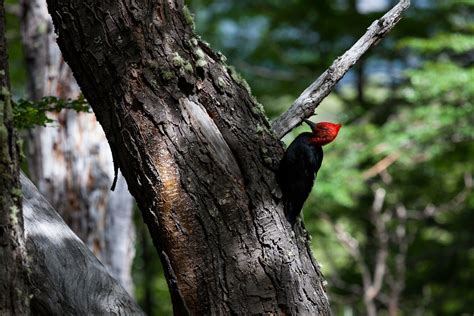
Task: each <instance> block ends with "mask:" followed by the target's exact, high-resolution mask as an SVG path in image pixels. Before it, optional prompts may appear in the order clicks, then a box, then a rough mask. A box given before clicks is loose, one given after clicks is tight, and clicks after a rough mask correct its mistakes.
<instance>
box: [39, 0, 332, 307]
mask: <svg viewBox="0 0 474 316" xmlns="http://www.w3.org/2000/svg"><path fill="white" fill-rule="evenodd" d="M48 8H49V10H50V12H51V13H52V15H53V20H54V22H55V27H56V30H57V31H58V33H59V39H58V42H59V46H60V47H61V50H62V52H63V55H64V56H65V59H66V61H67V62H68V63H69V65H70V67H71V68H72V69H73V71H74V73H75V77H76V79H77V80H78V83H79V85H80V86H81V88H82V91H83V93H84V94H85V96H86V98H87V100H88V101H89V102H90V104H91V105H92V107H93V109H94V112H95V113H96V116H97V118H98V120H99V122H100V123H101V124H102V126H103V128H104V131H105V134H106V135H107V139H108V141H109V143H110V145H111V148H112V152H113V156H114V158H115V160H116V161H117V163H118V164H119V166H120V168H121V169H122V171H123V174H124V175H125V178H126V180H127V183H128V186H129V188H130V191H131V192H132V194H133V195H134V196H135V198H136V200H137V202H138V204H139V207H140V209H141V211H142V214H143V217H144V218H145V221H146V223H147V225H148V227H149V229H150V232H151V235H152V238H153V240H154V243H155V246H156V248H157V249H158V251H159V253H160V256H161V259H162V262H163V265H164V267H165V270H166V274H167V279H168V285H169V287H170V290H171V296H172V300H173V305H174V308H175V313H176V314H187V313H191V314H198V315H199V314H218V315H220V314H263V313H275V314H306V315H318V314H320V315H327V314H329V313H330V311H329V304H328V300H327V297H326V294H325V290H324V288H323V280H322V276H321V273H320V271H319V266H318V264H317V263H316V262H315V261H314V260H313V258H312V256H311V252H310V248H309V245H308V243H307V236H306V235H305V233H304V231H303V229H302V228H301V226H300V225H299V224H298V225H296V227H295V230H294V231H293V230H292V229H291V227H290V225H289V223H288V222H287V221H286V219H285V216H284V214H283V206H282V203H281V199H280V196H281V193H280V190H279V189H278V186H277V183H276V180H275V171H276V169H277V168H278V162H279V160H280V158H281V156H282V154H283V148H282V144H281V143H280V141H279V140H278V139H277V138H276V137H275V136H274V135H273V134H272V133H271V131H270V129H269V128H270V126H269V123H268V121H267V119H266V117H265V115H264V113H263V111H262V109H261V106H260V105H258V104H257V103H256V101H255V100H254V99H253V98H252V97H251V96H250V93H249V91H248V90H247V89H246V85H245V84H244V83H243V82H242V80H241V79H239V77H238V75H236V74H235V73H234V72H232V70H230V69H229V68H228V67H226V65H225V62H224V61H223V60H222V57H220V56H219V55H218V54H216V53H214V52H213V51H212V50H211V49H210V48H209V47H208V46H207V45H206V44H205V43H203V42H202V41H200V40H199V39H198V38H197V37H196V35H195V34H194V33H193V31H192V25H191V24H192V18H191V16H190V14H189V12H188V11H187V9H183V3H182V1H179V0H177V1H172V0H170V1H163V0H162V1H145V2H140V1H80V2H69V1H59V0H48ZM183 11H184V12H183Z"/></svg>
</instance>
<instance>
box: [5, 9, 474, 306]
mask: <svg viewBox="0 0 474 316" xmlns="http://www.w3.org/2000/svg"><path fill="white" fill-rule="evenodd" d="M9 2H10V3H11V2H14V1H13V0H11V1H9ZM361 2H362V1H356V0H338V1H332V0H322V1H309V0H295V1H280V0H262V1H248V0H239V1H236V0H235V1H229V0H190V1H188V2H187V3H188V5H189V8H190V12H193V13H195V23H196V32H197V33H198V34H201V35H202V36H203V38H204V39H205V40H207V41H209V42H210V43H211V46H212V47H213V48H216V49H219V50H222V51H223V53H224V54H225V55H226V56H227V57H228V63H229V64H232V65H234V66H235V68H236V69H237V70H238V71H239V72H240V73H242V76H243V77H245V79H246V80H248V82H249V85H250V86H251V87H252V91H253V92H254V93H255V95H256V96H257V98H258V99H259V100H260V101H261V102H262V103H263V105H264V106H265V110H266V112H267V114H269V116H270V117H275V116H277V115H279V114H280V113H281V112H282V111H284V110H285V109H286V108H287V107H288V106H289V105H290V104H291V102H292V100H294V99H295V98H296V97H297V96H298V94H299V93H300V92H301V91H303V89H304V88H305V87H306V86H307V85H308V84H309V83H311V82H312V81H313V80H314V79H315V78H316V77H317V76H318V75H319V74H320V73H321V72H322V71H323V70H324V69H325V68H326V67H327V66H328V65H330V63H331V62H332V61H333V59H334V58H335V57H337V56H338V55H341V54H342V53H343V52H344V51H345V50H346V49H347V48H349V46H350V45H351V44H352V43H353V42H354V41H355V40H356V39H357V38H358V37H359V36H360V35H362V34H363V32H364V31H365V29H366V28H367V27H368V26H369V25H370V24H371V23H372V21H373V20H374V19H375V18H378V17H379V16H380V15H381V14H382V13H383V12H385V9H387V8H386V7H383V6H381V7H380V8H379V9H378V10H376V11H372V12H367V11H363V10H361V9H360V8H359V7H358V3H359V4H360V3H361ZM382 2H383V3H387V1H380V3H382ZM390 2H391V3H394V1H390ZM473 8H474V2H473V1H472V0H443V1H435V0H427V1H412V8H411V9H410V12H409V14H408V15H407V16H406V17H404V19H403V21H401V23H400V24H399V25H397V27H396V28H395V30H394V32H391V33H390V34H389V36H388V38H386V39H384V40H383V41H382V42H381V43H380V45H379V46H378V47H377V48H376V49H374V50H371V51H370V52H369V54H368V56H367V57H366V58H364V59H363V60H362V61H359V63H358V64H357V65H356V67H355V68H354V70H353V71H352V72H350V73H349V74H348V75H347V76H346V77H345V78H344V79H343V80H342V81H341V83H340V84H339V86H338V88H337V89H336V91H334V92H333V93H332V94H331V96H330V97H329V98H327V99H326V100H325V101H324V102H323V104H321V105H320V107H319V108H318V110H317V112H318V114H319V115H318V116H317V117H316V118H315V120H318V121H322V120H332V121H337V122H341V123H343V124H344V126H343V128H342V129H341V132H340V135H339V136H338V139H337V140H336V141H335V142H334V143H332V144H330V145H328V146H327V147H325V160H324V162H323V166H322V168H321V170H320V172H319V174H318V179H317V184H316V186H315V187H314V190H313V192H312V194H311V196H310V198H309V200H308V201H307V203H306V205H305V210H304V222H305V225H306V228H307V229H308V231H309V232H310V234H311V235H312V236H313V239H312V246H313V250H314V253H315V256H316V258H317V259H318V260H319V261H320V262H321V263H322V267H323V272H324V274H325V276H326V277H327V279H328V284H329V292H330V293H329V295H330V298H331V299H332V307H333V311H334V314H335V315H342V314H366V311H365V307H364V302H363V301H364V300H363V293H362V290H361V289H362V279H361V273H360V270H359V268H358V266H357V264H355V260H354V258H353V256H351V254H350V253H349V252H348V251H347V250H346V249H345V248H344V247H343V246H342V245H341V243H340V241H339V240H338V239H337V235H336V233H335V232H334V229H333V226H332V225H331V223H330V222H329V221H328V220H327V219H329V220H330V221H332V222H334V223H337V224H339V225H340V227H342V228H343V229H344V230H345V231H346V232H347V233H349V234H351V235H352V236H353V237H354V238H355V239H356V240H357V242H358V245H359V247H360V250H361V253H362V255H363V260H364V263H365V264H366V265H367V266H368V268H369V269H371V270H373V268H374V260H375V257H376V252H377V249H378V247H379V245H378V243H377V235H376V231H375V227H374V224H373V222H372V221H371V219H370V209H371V207H372V203H373V200H374V191H375V190H377V189H378V188H382V189H383V190H385V192H386V197H385V200H384V207H383V209H384V210H383V213H384V216H386V217H387V223H386V226H387V231H388V233H389V234H390V240H389V256H388V258H387V268H388V274H389V275H391V276H397V275H400V276H401V277H402V278H403V281H404V284H403V287H402V293H401V297H400V304H399V308H400V309H401V313H402V314H405V315H412V314H422V315H461V314H462V313H468V314H472V313H473V311H474V310H473V308H472V302H473V301H474V291H473V290H472V284H474V275H473V273H472V267H473V266H474V256H473V252H474V241H473V238H472V224H471V223H474V218H473V217H474V214H473V213H472V209H474V196H473V194H472V188H471V189H470V188H469V186H470V185H471V186H472V183H471V184H469V183H470V182H469V181H470V180H469V179H471V181H472V175H473V173H474V170H473V168H474V166H473V164H472V157H474V142H473V140H474V104H473V102H474V85H473V84H472V82H474V69H473V66H472V64H473V57H472V56H473V54H474V42H473V32H474V23H472V21H473V13H472V12H473V10H472V9H473ZM9 23H10V24H9V28H10V29H12V30H16V29H17V24H15V22H14V20H12V19H10V22H9ZM14 32H17V31H12V33H10V34H11V36H10V40H11V41H12V43H11V44H10V47H11V48H13V50H10V52H11V57H12V58H10V63H11V69H12V74H14V76H13V90H14V92H15V91H16V95H19V94H21V91H23V90H24V89H23V88H22V85H24V70H23V69H22V68H21V65H22V57H21V51H20V50H19V49H18V48H19V44H18V40H17V39H18V34H17V33H14ZM15 39H16V41H15ZM22 102H24V101H22ZM22 102H18V105H17V106H16V107H15V112H16V113H15V120H16V122H17V125H19V126H20V127H23V128H27V127H31V126H32V125H35V124H36V125H44V124H47V123H49V122H50V121H49V120H48V118H47V117H46V115H45V111H46V110H48V111H49V110H55V109H59V108H58V107H57V105H58V104H59V103H61V102H63V103H62V105H60V106H59V107H66V108H68V107H69V108H76V109H81V110H85V109H86V106H85V103H81V101H79V103H77V104H74V101H59V100H54V99H50V100H42V101H41V102H40V104H32V103H29V102H24V103H22ZM68 102H72V104H71V103H68ZM20 117H22V118H20ZM303 130H306V128H305V127H301V128H299V129H297V130H295V131H294V132H293V133H292V135H289V136H288V137H287V138H285V141H286V142H287V143H288V142H290V141H291V140H292V138H293V137H295V136H296V135H297V134H298V133H299V132H301V131H303ZM381 162H384V163H385V165H383V168H381V167H380V166H381V165H380V163H381ZM375 167H377V168H375ZM401 206H403V207H404V208H405V209H406V216H407V217H408V219H407V220H406V223H405V224H404V222H403V221H402V220H401V219H400V218H399V217H397V216H398V215H399V214H398V213H397V212H399V210H400V207H401ZM322 213H326V214H327V219H326V220H323V218H322V217H321V214H322ZM397 214H398V215H397ZM139 222H140V223H141V221H139ZM400 227H403V228H404V229H405V231H406V234H407V237H409V238H408V241H407V242H408V246H407V249H406V255H405V259H406V268H407V271H406V272H405V273H400V272H399V271H397V262H399V261H400V258H401V256H402V255H403V251H402V248H401V247H400V244H399V242H398V241H397V234H398V233H399V232H400ZM143 229H144V228H143V226H141V228H138V231H139V234H140V236H142V237H141V240H140V243H139V246H138V247H137V259H136V262H135V265H134V279H135V282H136V285H135V286H136V296H137V299H138V301H139V302H140V304H142V306H147V312H149V314H150V315H151V314H153V315H166V314H171V305H170V304H171V303H170V301H169V295H167V292H166V288H165V281H164V280H165V279H164V276H163V271H162V269H161V267H160V266H159V263H158V262H157V260H158V259H157V257H156V254H155V253H154V249H153V247H152V245H151V242H150V240H149V239H147V240H145V239H144V237H143V236H144V234H142V233H143ZM150 253H152V254H153V257H152V255H150ZM389 285H390V282H388V280H387V278H385V279H384V283H383V286H382V289H381V291H382V292H383V294H385V295H389V294H390V293H391V292H390V291H391V289H390V286H389ZM147 293H148V294H149V293H152V294H153V302H154V303H153V304H150V303H149V301H148V303H147V298H146V297H147V295H148V294H147ZM384 298H385V296H383V295H381V296H379V297H378V298H377V301H376V304H377V307H378V309H379V310H380V311H381V312H382V313H383V314H386V313H387V310H388V307H387V302H386V301H385V300H384Z"/></svg>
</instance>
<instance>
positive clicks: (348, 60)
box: [272, 0, 410, 138]
mask: <svg viewBox="0 0 474 316" xmlns="http://www.w3.org/2000/svg"><path fill="white" fill-rule="evenodd" d="M409 6H410V0H400V1H399V2H398V4H396V5H395V6H394V7H393V8H392V9H391V10H390V11H388V12H387V13H386V14H385V15H384V16H383V17H382V18H380V19H378V20H375V21H374V22H373V23H372V25H371V26H370V27H369V28H368V29H367V32H365V34H364V35H363V36H362V37H361V38H360V39H359V40H358V41H357V42H356V43H355V44H354V45H353V46H352V47H351V48H350V49H349V50H348V51H346V52H345V53H344V55H342V56H340V57H338V58H337V59H336V60H335V61H334V62H333V64H332V65H331V67H329V68H328V69H327V70H326V71H325V72H324V73H323V74H322V75H321V76H319V78H318V79H316V81H315V82H313V83H312V84H311V85H310V86H309V87H308V88H306V90H305V91H303V93H302V94H301V95H300V96H299V97H298V99H296V101H295V102H294V103H293V104H292V105H291V107H290V108H289V109H288V111H286V112H285V113H283V114H282V115H281V116H280V117H278V118H277V119H276V120H275V121H273V123H272V130H273V132H274V133H275V135H276V136H277V137H279V138H282V137H283V136H285V135H286V134H287V133H288V132H290V131H291V130H292V129H293V128H294V127H295V126H297V125H298V124H300V123H301V121H302V119H304V118H309V117H310V116H311V115H313V114H314V110H315V109H316V108H317V107H318V105H319V104H320V103H321V101H322V100H324V98H325V97H326V96H327V95H328V94H329V92H331V90H332V89H333V88H334V86H335V85H336V84H337V83H338V81H339V80H340V79H341V78H342V77H343V76H344V75H345V73H346V72H347V71H348V70H349V69H350V68H351V67H352V66H353V65H354V64H355V63H356V62H357V61H358V60H359V59H360V58H361V57H362V55H364V53H365V52H366V51H367V50H369V48H370V47H372V46H374V45H376V44H377V43H378V42H379V41H380V40H381V39H382V38H383V37H385V35H387V33H388V32H389V31H390V30H392V29H393V27H394V26H395V25H396V24H397V23H398V21H400V19H401V17H402V14H403V12H405V11H406V10H407V9H408V7H409Z"/></svg>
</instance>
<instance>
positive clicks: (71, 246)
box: [21, 174, 144, 315]
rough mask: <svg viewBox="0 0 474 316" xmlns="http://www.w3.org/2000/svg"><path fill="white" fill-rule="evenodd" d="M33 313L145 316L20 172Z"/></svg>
mask: <svg viewBox="0 0 474 316" xmlns="http://www.w3.org/2000/svg"><path fill="white" fill-rule="evenodd" d="M21 186H22V192H23V215H24V221H25V234H26V248H27V252H28V256H29V258H30V260H31V271H30V280H31V293H32V295H33V298H32V299H31V311H32V314H33V315H144V313H143V311H142V310H141V309H140V307H139V306H138V305H137V304H136V303H135V302H134V301H133V299H132V298H131V297H130V296H129V295H128V293H127V292H126V291H125V289H124V288H122V286H120V284H119V283H118V282H117V281H116V280H115V279H113V278H112V277H111V276H110V275H109V273H108V272H107V270H106V268H105V267H104V266H103V265H102V263H100V261H99V260H97V258H96V257H95V256H94V255H93V254H92V252H91V251H90V250H89V249H88V248H87V247H86V245H85V244H84V243H83V242H82V241H81V240H80V239H79V238H78V237H77V236H76V235H75V234H74V233H73V232H72V231H71V229H70V228H69V227H68V226H67V225H66V223H65V222H64V221H63V220H62V218H61V217H60V216H59V214H58V213H57V212H56V211H55V210H54V209H53V207H52V206H51V205H50V204H49V203H48V202H47V201H46V200H45V198H44V197H43V196H42V195H41V193H39V192H38V190H37V189H36V187H35V186H34V185H33V183H31V181H30V180H29V179H28V178H27V177H26V176H25V175H24V174H21Z"/></svg>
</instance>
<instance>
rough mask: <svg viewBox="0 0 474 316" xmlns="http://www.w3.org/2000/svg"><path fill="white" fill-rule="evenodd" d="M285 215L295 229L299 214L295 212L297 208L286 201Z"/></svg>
mask: <svg viewBox="0 0 474 316" xmlns="http://www.w3.org/2000/svg"><path fill="white" fill-rule="evenodd" d="M285 215H286V219H287V220H288V222H289V223H290V224H291V227H293V226H294V225H295V223H296V218H297V217H298V212H295V207H294V205H293V203H291V202H289V201H286V203H285Z"/></svg>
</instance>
